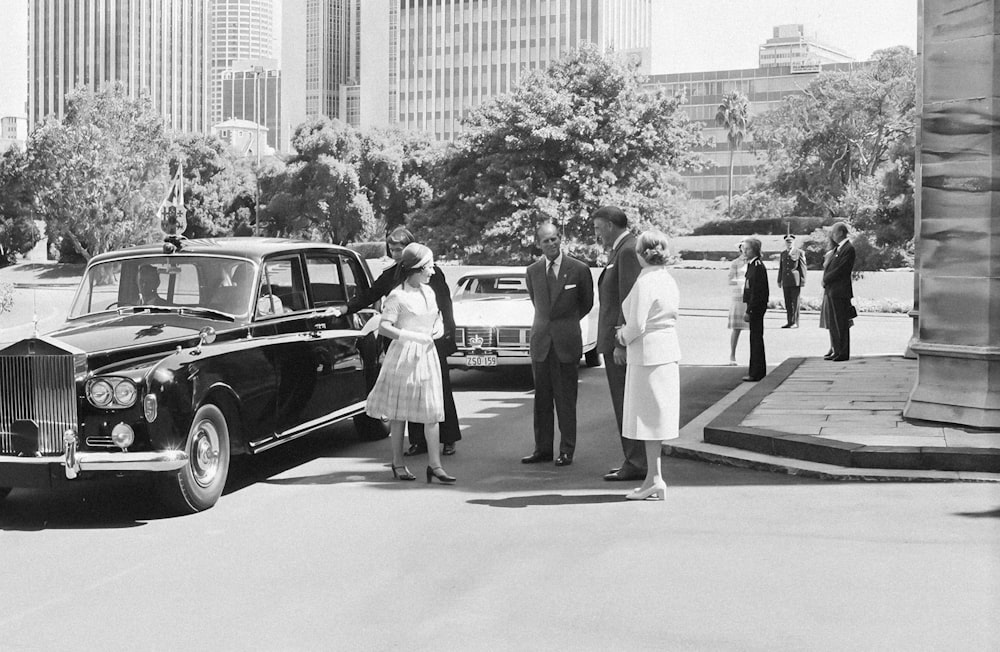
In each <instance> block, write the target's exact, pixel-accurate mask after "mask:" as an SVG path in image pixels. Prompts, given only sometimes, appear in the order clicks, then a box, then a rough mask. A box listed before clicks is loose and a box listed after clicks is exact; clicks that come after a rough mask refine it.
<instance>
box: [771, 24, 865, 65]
mask: <svg viewBox="0 0 1000 652" xmlns="http://www.w3.org/2000/svg"><path fill="white" fill-rule="evenodd" d="M773 34H774V35H773V36H772V37H771V38H769V39H767V41H765V42H764V44H763V45H761V46H760V51H759V54H758V62H757V65H758V66H759V67H761V68H769V67H772V66H789V67H791V68H794V69H800V68H805V67H815V66H819V65H822V64H825V63H850V62H852V61H854V58H853V57H852V56H851V55H849V54H848V53H847V52H846V51H845V50H841V49H840V48H838V47H834V46H832V45H827V44H826V43H822V42H820V41H819V40H818V39H817V38H816V36H815V34H813V33H812V32H811V31H810V30H809V29H808V27H807V26H806V25H802V24H793V25H778V26H777V27H775V28H774V31H773Z"/></svg>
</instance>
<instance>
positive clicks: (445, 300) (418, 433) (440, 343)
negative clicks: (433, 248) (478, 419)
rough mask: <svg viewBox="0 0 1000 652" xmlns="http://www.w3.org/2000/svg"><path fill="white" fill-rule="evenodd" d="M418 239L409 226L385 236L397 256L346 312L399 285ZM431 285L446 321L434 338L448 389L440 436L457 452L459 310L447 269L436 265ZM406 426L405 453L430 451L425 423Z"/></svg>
mask: <svg viewBox="0 0 1000 652" xmlns="http://www.w3.org/2000/svg"><path fill="white" fill-rule="evenodd" d="M412 242H414V238H413V234H412V233H410V231H409V229H407V228H406V227H402V226H400V227H396V228H395V229H393V230H392V231H391V232H390V233H389V235H388V236H386V239H385V245H386V250H387V251H388V253H389V256H390V257H392V259H393V261H394V262H393V264H392V265H390V266H389V267H387V268H386V269H384V270H383V271H382V273H381V274H380V275H379V277H378V278H377V279H375V281H374V282H373V283H372V286H371V289H369V290H368V291H365V292H358V294H357V295H356V296H355V297H354V298H352V299H351V300H350V301H348V302H347V310H346V311H345V312H344V314H351V313H355V312H358V311H359V310H363V309H365V308H368V307H369V306H371V305H373V304H374V303H375V302H377V301H378V300H380V299H382V298H383V297H385V296H386V295H388V294H389V292H391V291H392V289H393V288H394V287H395V286H396V285H397V280H396V278H395V276H396V267H397V266H398V265H399V260H400V257H401V256H402V255H403V249H405V248H406V245H408V244H410V243H412ZM430 288H431V289H432V290H433V291H434V298H435V299H437V304H438V309H439V310H440V311H441V317H442V320H443V321H444V333H443V334H442V335H441V337H439V338H437V339H435V340H434V346H435V348H437V353H438V359H439V360H440V362H441V385H442V389H443V390H444V421H443V422H441V428H440V431H441V432H440V439H441V444H442V447H441V454H442V455H454V454H455V442H457V441H458V440H460V439H461V438H462V431H461V429H460V428H459V425H458V412H457V411H456V409H455V397H454V396H453V395H452V392H451V380H450V379H449V377H448V356H449V355H451V354H453V353H454V352H455V351H457V350H458V347H457V346H455V313H454V310H453V309H452V305H451V290H450V289H449V288H448V283H447V281H446V280H445V278H444V272H442V271H441V269H440V268H439V267H438V266H437V265H435V266H434V274H433V275H432V276H431V280H430ZM406 430H407V432H408V433H409V437H410V447H409V448H408V449H407V450H406V452H405V453H404V455H407V456H410V455H420V454H423V453H426V452H427V440H426V439H425V437H424V424H422V423H407V424H406Z"/></svg>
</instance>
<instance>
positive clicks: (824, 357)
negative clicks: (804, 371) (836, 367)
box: [823, 355, 836, 360]
mask: <svg viewBox="0 0 1000 652" xmlns="http://www.w3.org/2000/svg"><path fill="white" fill-rule="evenodd" d="M835 357H836V356H834V355H824V356H823V359H824V360H833V359H834V358H835Z"/></svg>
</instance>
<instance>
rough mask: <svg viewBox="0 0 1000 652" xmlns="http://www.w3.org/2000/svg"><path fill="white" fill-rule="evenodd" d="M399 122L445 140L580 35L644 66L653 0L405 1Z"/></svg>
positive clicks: (401, 19)
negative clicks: (470, 115)
mask: <svg viewBox="0 0 1000 652" xmlns="http://www.w3.org/2000/svg"><path fill="white" fill-rule="evenodd" d="M399 6H400V8H399V18H398V23H399V28H398V40H399V82H398V92H399V96H398V103H399V112H398V115H397V118H396V119H397V121H398V123H399V124H400V126H403V127H405V128H407V129H417V130H420V131H425V132H429V133H432V134H434V135H435V136H436V137H437V138H438V139H451V138H453V137H454V136H455V135H456V134H457V133H458V132H460V131H461V128H462V127H461V124H460V121H461V119H462V117H463V116H465V115H466V114H468V112H469V110H470V109H472V108H474V107H476V106H478V105H480V104H481V103H482V102H483V101H485V100H486V99H488V98H491V97H493V96H495V95H499V94H503V93H507V92H509V91H510V90H511V88H512V87H513V86H514V85H516V84H517V82H518V80H519V79H520V77H521V75H522V74H523V73H526V72H528V71H531V70H535V69H536V68H544V67H546V66H547V65H549V64H550V63H552V62H553V61H555V60H557V59H558V58H559V57H561V56H562V55H563V53H565V52H566V51H568V50H573V49H576V48H578V47H579V46H580V45H581V44H583V43H584V42H590V43H593V44H595V45H597V46H598V47H599V48H600V49H602V50H615V51H617V52H621V53H625V54H627V55H629V56H631V57H633V58H635V59H636V61H637V63H638V64H639V66H640V70H643V71H645V72H648V71H649V59H650V47H651V42H652V0H403V1H402V2H400V3H399Z"/></svg>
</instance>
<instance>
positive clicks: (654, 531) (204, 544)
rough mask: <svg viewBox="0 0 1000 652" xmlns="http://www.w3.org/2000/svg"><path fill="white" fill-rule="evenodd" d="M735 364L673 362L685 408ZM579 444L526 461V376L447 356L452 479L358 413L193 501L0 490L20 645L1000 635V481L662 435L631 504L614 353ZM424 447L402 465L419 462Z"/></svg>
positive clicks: (548, 644)
mask: <svg viewBox="0 0 1000 652" xmlns="http://www.w3.org/2000/svg"><path fill="white" fill-rule="evenodd" d="M741 373H742V370H741V369H737V368H728V367H718V366H694V365H687V366H685V367H683V369H682V384H683V399H684V401H683V402H684V406H685V409H684V418H685V419H689V418H691V417H693V416H694V415H695V414H696V413H697V412H699V411H700V410H701V409H702V408H703V407H705V406H706V405H709V404H711V403H712V402H714V401H715V400H716V399H717V398H718V397H719V396H720V395H721V394H722V393H724V392H726V391H727V390H728V388H729V387H731V386H733V385H734V384H735V383H736V382H738V380H737V378H738V376H739V375H740V374H741ZM581 376H582V381H581V401H580V403H581V409H580V430H581V434H580V442H579V447H578V454H577V461H576V463H575V464H574V465H573V466H571V467H568V468H563V469H559V468H556V467H554V466H550V465H547V464H546V465H535V466H525V465H522V464H520V463H518V461H517V460H518V458H519V457H520V456H521V455H523V454H526V453H527V452H529V451H530V450H531V416H530V407H531V392H530V387H529V385H528V383H526V382H525V378H524V377H521V378H517V377H516V376H515V377H507V376H502V375H499V374H495V375H494V374H487V373H482V372H467V373H458V374H456V385H457V387H458V393H457V401H458V407H459V411H460V413H461V414H462V415H463V421H464V424H465V426H466V428H465V431H464V437H465V438H464V440H463V441H462V442H461V443H460V444H459V452H458V455H456V456H455V457H453V458H446V459H448V465H447V468H448V470H449V471H451V472H452V473H454V474H455V475H457V476H458V477H459V484H458V485H456V486H454V487H442V486H439V485H430V486H428V485H426V484H424V483H423V482H417V483H401V482H394V481H392V480H391V475H390V473H389V470H388V468H386V453H387V447H388V444H387V442H384V441H383V442H372V443H360V442H358V441H357V440H355V439H354V438H353V436H352V434H351V432H350V430H349V428H336V429H333V430H332V431H331V432H327V433H322V434H318V435H315V436H310V437H306V438H303V439H302V440H299V441H297V442H294V443H293V444H290V445H289V446H288V447H285V448H283V449H277V450H275V451H272V452H271V453H269V454H267V455H266V456H264V457H261V458H258V459H256V460H255V461H254V462H253V463H250V464H243V465H241V466H239V467H237V468H236V469H235V470H234V475H233V477H232V482H231V484H230V487H229V489H228V491H227V494H226V495H225V496H224V497H223V498H222V500H221V501H220V502H219V504H218V505H217V506H216V507H215V508H213V509H212V510H209V511H207V512H204V513H202V514H198V515H195V516H189V517H183V518H168V517H165V516H164V515H163V514H162V513H160V512H159V511H158V510H157V509H156V508H155V507H152V506H150V504H149V499H150V495H149V491H148V488H147V487H145V486H143V485H141V484H135V483H129V484H108V485H104V486H94V485H90V486H79V487H76V488H73V489H72V490H71V491H66V492H62V493H59V494H55V495H52V494H42V493H36V492H31V491H23V490H18V491H15V492H13V493H12V494H11V496H10V497H9V499H8V501H7V503H6V504H5V505H4V507H2V508H0V509H2V511H0V560H2V561H0V596H2V598H0V603H2V605H3V609H2V610H0V632H2V643H0V649H3V650H5V651H6V650H52V649H69V648H73V649H84V650H119V649H122V650H124V649H163V650H168V649H187V650H320V649H323V650H327V649H329V650H386V649H413V650H515V649H518V650H522V649H538V650H542V649H544V650H603V649H632V650H647V649H648V650H707V649H711V650H753V649H759V650H802V649H886V650H895V649H912V650H932V649H955V648H956V647H957V648H960V649H963V650H988V649H997V648H998V646H1000V623H998V621H997V618H996V614H997V613H998V607H1000V559H998V553H997V550H998V549H1000V545H998V544H1000V494H998V488H997V487H996V486H993V485H986V484H850V483H826V482H822V481H814V480H806V479H796V478H794V477H788V476H781V475H772V474H766V473H758V472H753V471H745V470H740V469H732V468H726V467H717V466H712V465H706V464H701V463H697V462H691V461H685V460H675V459H669V458H668V459H665V461H664V463H665V470H666V477H667V482H668V485H669V492H668V498H667V500H666V501H665V502H663V503H642V504H635V503H628V502H625V501H624V500H622V495H623V493H624V491H625V490H626V489H628V488H630V487H622V486H619V485H613V484H610V483H606V482H603V481H602V480H601V479H600V474H601V473H602V472H604V471H605V470H606V468H607V467H608V466H609V465H610V463H611V462H613V461H614V460H615V458H616V446H617V444H616V441H615V439H614V437H612V436H611V435H610V434H609V433H610V432H611V429H612V427H613V426H612V419H611V416H610V412H609V410H608V399H607V394H606V386H605V384H604V376H603V370H602V369H600V368H598V369H589V370H582V374H581ZM418 466H419V462H415V463H414V464H413V465H412V467H411V468H413V469H414V470H415V471H416V470H419V469H418V468H417V467H418Z"/></svg>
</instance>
